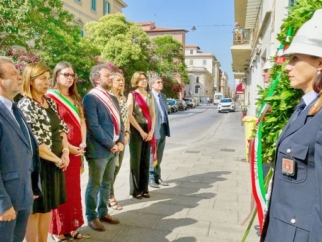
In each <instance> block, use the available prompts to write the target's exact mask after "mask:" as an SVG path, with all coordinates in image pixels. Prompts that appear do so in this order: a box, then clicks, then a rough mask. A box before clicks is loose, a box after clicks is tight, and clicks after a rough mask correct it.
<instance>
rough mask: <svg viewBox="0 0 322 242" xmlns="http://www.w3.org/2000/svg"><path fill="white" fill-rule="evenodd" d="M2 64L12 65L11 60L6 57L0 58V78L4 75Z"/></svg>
mask: <svg viewBox="0 0 322 242" xmlns="http://www.w3.org/2000/svg"><path fill="white" fill-rule="evenodd" d="M4 63H10V64H13V65H14V63H13V61H12V59H11V58H9V57H7V56H0V78H3V75H4V73H5V70H4V68H2V64H4Z"/></svg>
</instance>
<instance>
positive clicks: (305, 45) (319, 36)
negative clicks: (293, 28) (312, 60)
mask: <svg viewBox="0 0 322 242" xmlns="http://www.w3.org/2000/svg"><path fill="white" fill-rule="evenodd" d="M292 54H305V55H311V56H317V57H322V9H318V10H316V11H315V13H314V14H313V16H312V18H311V19H310V20H308V21H307V22H305V23H304V24H303V25H302V27H301V28H300V29H299V30H298V31H297V32H296V34H295V36H294V38H293V41H292V43H291V45H290V47H289V48H288V49H287V50H286V51H285V52H284V53H283V54H282V55H281V56H289V55H292Z"/></svg>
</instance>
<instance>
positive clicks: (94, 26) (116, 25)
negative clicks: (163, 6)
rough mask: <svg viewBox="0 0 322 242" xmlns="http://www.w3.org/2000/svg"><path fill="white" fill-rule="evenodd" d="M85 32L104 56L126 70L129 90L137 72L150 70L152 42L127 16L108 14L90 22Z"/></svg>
mask: <svg viewBox="0 0 322 242" xmlns="http://www.w3.org/2000/svg"><path fill="white" fill-rule="evenodd" d="M85 30H86V31H88V33H89V37H88V38H89V39H90V41H91V42H92V43H94V45H95V46H97V48H98V49H99V51H100V53H101V56H102V57H103V58H104V59H105V60H106V61H111V62H114V63H115V64H116V65H117V66H119V67H120V68H122V69H123V72H124V75H125V77H126V80H127V83H126V84H127V88H128V86H129V80H130V79H131V76H132V74H133V73H134V72H135V71H144V72H147V71H148V70H149V68H150V63H149V62H150V60H149V57H150V54H149V45H150V40H149V38H148V36H147V34H146V33H145V32H144V31H143V30H142V28H141V27H140V26H138V25H136V24H134V23H133V22H130V21H127V20H126V18H125V16H124V15H123V14H120V13H116V14H111V15H106V16H103V17H102V18H101V19H100V20H99V21H92V22H88V23H87V24H86V25H85Z"/></svg>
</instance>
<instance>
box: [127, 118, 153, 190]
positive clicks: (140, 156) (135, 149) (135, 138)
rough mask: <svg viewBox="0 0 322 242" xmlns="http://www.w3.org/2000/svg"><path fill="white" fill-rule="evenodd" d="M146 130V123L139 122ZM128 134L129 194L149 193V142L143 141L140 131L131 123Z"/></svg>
mask: <svg viewBox="0 0 322 242" xmlns="http://www.w3.org/2000/svg"><path fill="white" fill-rule="evenodd" d="M140 126H141V128H142V129H143V130H144V131H145V132H148V125H147V124H140ZM130 129H131V136H130V143H129V147H130V170H131V172H130V195H132V196H136V195H138V194H141V193H142V192H143V193H149V189H148V183H149V160H150V142H147V141H144V140H143V139H142V137H141V135H140V133H139V132H138V131H137V130H136V129H135V128H134V127H133V126H132V125H131V128H130Z"/></svg>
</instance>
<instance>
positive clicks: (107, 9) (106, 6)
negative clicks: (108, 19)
mask: <svg viewBox="0 0 322 242" xmlns="http://www.w3.org/2000/svg"><path fill="white" fill-rule="evenodd" d="M109 13H111V5H110V3H109V2H108V1H106V0H105V1H104V10H103V14H104V15H105V14H109Z"/></svg>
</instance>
